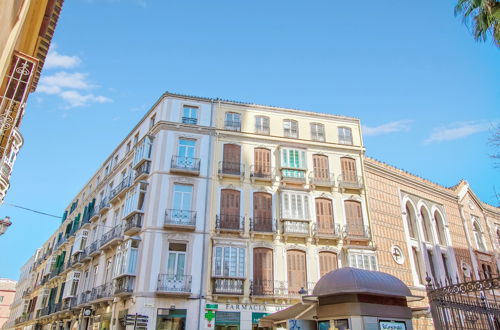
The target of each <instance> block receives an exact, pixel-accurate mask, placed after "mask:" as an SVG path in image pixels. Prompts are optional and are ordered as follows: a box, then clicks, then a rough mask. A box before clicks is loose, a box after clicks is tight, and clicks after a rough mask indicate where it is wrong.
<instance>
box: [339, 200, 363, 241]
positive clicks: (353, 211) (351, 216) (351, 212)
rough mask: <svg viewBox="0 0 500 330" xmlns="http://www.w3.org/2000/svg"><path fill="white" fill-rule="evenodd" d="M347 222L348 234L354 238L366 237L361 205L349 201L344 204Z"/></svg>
mask: <svg viewBox="0 0 500 330" xmlns="http://www.w3.org/2000/svg"><path fill="white" fill-rule="evenodd" d="M344 206H345V216H346V222H347V233H348V235H353V236H364V226H363V212H362V211H361V203H360V202H358V201H350V200H347V201H345V202H344Z"/></svg>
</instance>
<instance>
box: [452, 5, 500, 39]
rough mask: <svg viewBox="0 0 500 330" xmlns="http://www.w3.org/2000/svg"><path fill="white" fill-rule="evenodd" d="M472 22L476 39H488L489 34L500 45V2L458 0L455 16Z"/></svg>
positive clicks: (466, 21) (467, 22)
mask: <svg viewBox="0 0 500 330" xmlns="http://www.w3.org/2000/svg"><path fill="white" fill-rule="evenodd" d="M458 15H460V16H462V18H463V20H464V22H465V23H466V24H467V25H469V23H471V25H472V29H473V35H474V39H476V40H478V41H486V39H487V38H488V36H489V35H491V37H492V38H493V40H494V42H495V44H496V45H497V46H498V47H500V2H499V1H496V0H458V3H457V5H456V6H455V16H458Z"/></svg>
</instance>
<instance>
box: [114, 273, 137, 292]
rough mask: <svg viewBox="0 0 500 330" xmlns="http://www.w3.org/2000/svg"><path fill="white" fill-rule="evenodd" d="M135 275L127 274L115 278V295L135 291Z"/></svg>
mask: <svg viewBox="0 0 500 330" xmlns="http://www.w3.org/2000/svg"><path fill="white" fill-rule="evenodd" d="M134 285H135V276H134V275H126V276H122V277H120V278H118V279H116V280H115V290H114V295H115V296H128V295H131V294H132V292H134Z"/></svg>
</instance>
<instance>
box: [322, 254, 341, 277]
mask: <svg viewBox="0 0 500 330" xmlns="http://www.w3.org/2000/svg"><path fill="white" fill-rule="evenodd" d="M337 265H338V263H337V254H336V253H333V252H320V253H319V272H320V277H321V276H323V275H325V274H327V273H329V272H331V271H332V270H335V269H337Z"/></svg>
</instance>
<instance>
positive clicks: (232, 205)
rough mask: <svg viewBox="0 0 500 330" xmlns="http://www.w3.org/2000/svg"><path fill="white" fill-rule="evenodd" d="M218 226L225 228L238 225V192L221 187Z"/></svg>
mask: <svg viewBox="0 0 500 330" xmlns="http://www.w3.org/2000/svg"><path fill="white" fill-rule="evenodd" d="M220 221H221V222H220V226H221V228H226V229H239V227H240V192H239V191H238V190H232V189H222V190H221V198H220Z"/></svg>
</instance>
